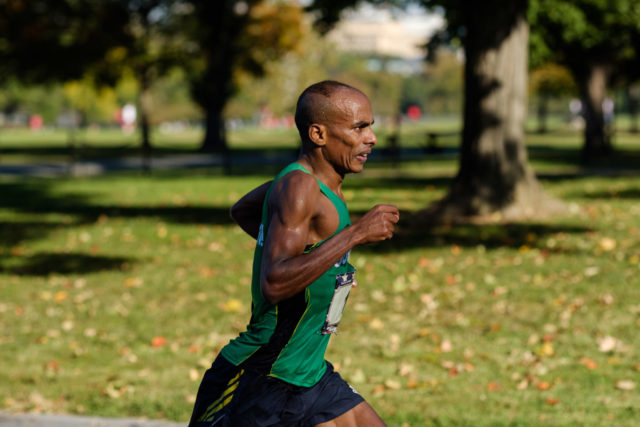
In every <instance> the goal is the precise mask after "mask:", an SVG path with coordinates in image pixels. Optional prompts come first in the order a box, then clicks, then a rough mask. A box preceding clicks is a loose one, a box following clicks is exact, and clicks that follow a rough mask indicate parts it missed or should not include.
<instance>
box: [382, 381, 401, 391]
mask: <svg viewBox="0 0 640 427" xmlns="http://www.w3.org/2000/svg"><path fill="white" fill-rule="evenodd" d="M384 385H385V387H386V388H388V389H390V390H400V383H399V382H398V381H395V380H391V379H389V380H386V381H385V382H384Z"/></svg>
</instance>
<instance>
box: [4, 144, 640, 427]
mask: <svg viewBox="0 0 640 427" xmlns="http://www.w3.org/2000/svg"><path fill="white" fill-rule="evenodd" d="M536 138H539V139H538V140H537V142H532V144H533V145H535V146H540V147H545V146H555V147H560V148H557V149H552V150H546V151H541V152H540V153H539V155H538V154H536V151H535V150H532V152H531V153H532V157H533V158H534V161H535V162H534V166H535V168H536V170H539V171H545V174H543V175H542V183H543V185H544V187H545V189H546V190H547V191H548V192H549V193H551V194H553V195H555V196H556V197H558V198H561V199H563V200H564V201H566V202H567V207H568V208H567V213H566V215H564V216H561V217H557V218H552V219H548V220H545V221H534V222H523V223H511V224H499V225H491V224H488V225H462V226H455V227H444V226H443V227H433V228H430V229H409V228H408V226H407V225H406V223H404V225H403V227H402V228H401V230H400V232H399V233H398V235H397V236H396V237H395V238H394V239H393V240H391V241H388V242H384V243H380V244H376V245H370V246H365V247H360V248H358V249H356V250H354V251H353V253H352V256H351V262H352V263H353V264H354V265H355V266H356V267H357V268H358V282H359V286H358V287H357V288H356V289H355V290H354V292H353V294H352V295H351V297H350V298H349V303H348V305H347V309H346V310H345V315H344V317H343V320H342V323H341V326H340V333H339V334H338V335H336V336H334V337H333V338H332V341H331V344H330V346H329V350H328V354H327V358H328V359H329V360H330V361H332V362H333V363H334V365H335V366H336V368H337V369H339V370H340V372H341V374H342V375H343V376H344V377H345V378H346V379H347V380H348V381H350V383H351V384H352V385H353V386H354V387H355V388H356V389H357V390H358V391H360V392H361V394H363V395H364V396H365V398H366V399H367V400H368V401H369V402H370V403H371V404H372V405H373V406H374V408H376V409H377V410H378V412H379V413H380V414H381V416H382V417H383V418H384V419H385V420H386V421H387V422H388V424H389V425H390V426H424V425H456V426H458V425H469V426H482V425H487V426H495V425H505V426H506V425H523V426H524V425H526V426H537V425H592V426H600V425H616V426H618V425H623V426H624V425H629V426H631V425H637V420H638V419H639V418H640V393H639V392H638V391H639V389H640V352H639V349H640V274H639V273H640V271H639V269H640V173H628V170H627V173H626V174H624V175H623V176H618V177H612V176H596V175H582V174H574V172H576V171H577V170H578V169H577V167H576V166H575V164H570V165H569V166H566V165H565V163H567V162H568V161H569V160H570V159H571V158H574V157H575V147H573V148H572V144H574V142H567V143H566V144H564V145H563V144H561V143H556V142H555V140H554V139H553V138H554V137H553V136H546V138H545V137H544V136H539V137H536ZM574 138H576V139H575V141H576V143H577V142H578V139H579V137H575V136H574ZM571 141H573V140H571ZM554 144H556V145H554ZM624 144H627V145H625V147H627V149H628V150H629V153H631V154H630V156H631V157H630V158H631V159H636V160H637V159H638V148H637V147H635V151H632V150H633V149H634V144H635V142H634V141H633V139H632V138H631V137H629V139H628V142H625V143H624ZM634 156H635V157H634ZM569 163H571V162H570V161H569ZM636 164H637V163H636ZM455 168H456V165H455V160H453V159H448V160H438V159H436V158H433V159H432V158H425V159H421V160H417V161H415V162H410V163H404V164H402V165H401V166H400V167H398V168H391V167H389V166H388V165H385V164H381V163H379V164H376V163H372V164H370V165H368V167H367V170H366V171H365V172H364V173H362V174H361V175H358V176H350V177H348V178H347V180H346V182H345V187H344V194H345V197H346V198H347V201H348V204H349V206H350V209H351V212H352V214H353V216H354V218H355V217H357V216H358V215H361V214H362V213H364V212H365V211H366V210H367V209H369V208H370V207H371V206H373V205H374V204H376V203H394V204H397V205H398V206H399V208H400V209H401V212H402V215H404V217H408V216H409V214H411V213H412V212H415V211H417V210H418V209H420V208H422V207H424V206H426V205H427V204H428V203H429V202H430V201H432V200H435V199H437V198H439V197H441V196H442V195H443V194H444V192H445V191H446V188H447V185H448V182H449V180H450V178H451V176H452V175H453V174H454V173H455ZM272 172H273V171H271V170H269V171H267V170H265V171H262V170H260V171H254V172H252V173H245V174H236V175H232V176H223V175H221V174H220V172H219V171H189V172H154V173H153V174H152V175H147V176H142V175H139V174H136V173H126V174H115V175H107V176H100V177H94V178H82V179H56V180H42V179H35V178H1V179H0V194H1V196H0V236H1V238H0V366H1V367H2V368H0V383H1V384H2V387H0V411H4V412H29V411H33V412H55V413H60V412H64V413H77V414H90V415H103V416H114V417H124V416H134V417H148V418H163V419H170V420H176V421H185V420H187V419H188V417H189V415H190V411H191V408H192V403H193V400H194V398H195V393H196V391H197V387H198V384H199V380H200V377H201V375H202V373H203V372H204V370H205V369H206V368H207V367H208V366H209V365H210V363H211V362H212V361H213V358H214V356H215V354H216V353H217V351H218V350H219V349H220V348H221V347H222V346H223V345H225V344H226V343H227V342H228V340H229V339H230V338H232V337H234V336H235V335H236V334H237V333H238V332H239V331H241V330H243V328H244V327H245V325H246V323H247V322H248V320H249V315H250V312H249V309H250V300H249V283H250V270H251V258H252V252H253V245H254V243H253V241H252V240H251V238H249V237H248V236H246V235H244V234H243V233H242V232H241V231H240V230H239V228H238V227H236V226H234V225H233V224H232V223H231V222H230V220H229V218H228V214H227V211H228V208H229V206H230V205H231V204H232V203H233V202H234V201H235V200H237V199H238V198H239V197H240V196H241V195H242V194H244V193H245V192H246V191H248V190H250V189H251V188H253V187H254V186H256V185H258V184H261V183H262V182H264V181H265V180H267V179H270V178H271V177H272ZM546 172H548V173H546Z"/></svg>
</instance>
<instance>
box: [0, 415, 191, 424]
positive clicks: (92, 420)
mask: <svg viewBox="0 0 640 427" xmlns="http://www.w3.org/2000/svg"><path fill="white" fill-rule="evenodd" d="M186 425H187V422H186V421H185V422H184V423H172V422H168V421H153V420H138V419H116V418H100V417H81V416H74V415H50V414H5V413H0V427H185V426H186Z"/></svg>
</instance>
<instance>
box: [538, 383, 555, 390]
mask: <svg viewBox="0 0 640 427" xmlns="http://www.w3.org/2000/svg"><path fill="white" fill-rule="evenodd" d="M536 388H537V389H538V390H549V389H550V388H551V384H550V383H548V382H547V381H540V382H539V383H538V385H536Z"/></svg>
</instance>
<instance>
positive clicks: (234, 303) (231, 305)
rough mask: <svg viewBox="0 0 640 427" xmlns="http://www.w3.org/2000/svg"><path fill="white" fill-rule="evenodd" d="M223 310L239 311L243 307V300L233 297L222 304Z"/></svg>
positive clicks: (228, 311)
mask: <svg viewBox="0 0 640 427" xmlns="http://www.w3.org/2000/svg"><path fill="white" fill-rule="evenodd" d="M220 308H222V311H224V312H227V313H230V312H238V311H240V310H241V309H242V301H240V300H239V299H236V298H231V299H229V300H227V301H225V302H223V303H222V304H221V307H220Z"/></svg>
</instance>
